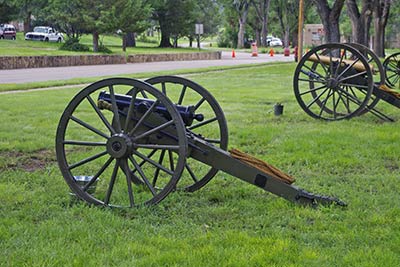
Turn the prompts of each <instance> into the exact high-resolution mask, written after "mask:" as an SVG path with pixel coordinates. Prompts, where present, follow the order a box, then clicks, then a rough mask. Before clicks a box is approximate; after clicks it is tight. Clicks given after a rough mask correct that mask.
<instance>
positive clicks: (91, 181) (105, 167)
mask: <svg viewBox="0 0 400 267" xmlns="http://www.w3.org/2000/svg"><path fill="white" fill-rule="evenodd" d="M113 160H114V158H112V157H109V158H108V160H107V161H106V163H104V165H103V166H101V168H100V170H99V171H98V172H97V173H96V174H95V175H94V176H93V177H92V179H90V181H89V182H88V183H87V184H86V185H85V186H84V187H83V188H82V189H83V191H85V192H86V191H87V190H88V188H89V187H90V186H91V185H92V184H93V183H94V182H95V181H96V180H97V178H99V177H100V175H101V174H102V173H103V172H104V171H105V169H107V168H108V166H109V165H110V164H111V162H112V161H113Z"/></svg>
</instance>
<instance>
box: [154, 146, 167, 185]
mask: <svg viewBox="0 0 400 267" xmlns="http://www.w3.org/2000/svg"><path fill="white" fill-rule="evenodd" d="M164 155H165V150H162V151H161V154H160V157H159V159H158V164H159V165H161V166H162V163H163V161H164ZM159 174H160V168H156V171H155V172H154V177H153V182H152V185H153V186H156V183H157V180H158V175H159Z"/></svg>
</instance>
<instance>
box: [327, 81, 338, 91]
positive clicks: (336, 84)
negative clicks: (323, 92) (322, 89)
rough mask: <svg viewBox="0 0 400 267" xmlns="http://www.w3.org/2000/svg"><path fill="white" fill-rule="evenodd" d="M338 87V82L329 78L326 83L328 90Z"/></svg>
mask: <svg viewBox="0 0 400 267" xmlns="http://www.w3.org/2000/svg"><path fill="white" fill-rule="evenodd" d="M338 85H339V82H338V80H337V79H335V78H329V79H328V82H327V86H328V88H329V89H336V88H337V87H338Z"/></svg>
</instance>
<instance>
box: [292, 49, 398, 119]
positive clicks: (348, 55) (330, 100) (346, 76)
mask: <svg viewBox="0 0 400 267" xmlns="http://www.w3.org/2000/svg"><path fill="white" fill-rule="evenodd" d="M396 58H397V57H394V58H392V59H391V60H389V58H388V61H385V62H386V63H385V62H384V64H382V63H381V61H380V59H379V58H378V57H377V56H376V54H374V53H373V52H372V51H371V50H369V49H368V48H367V47H365V46H362V45H359V44H339V43H331V44H324V45H321V46H317V47H315V48H313V49H311V50H310V51H309V52H308V53H306V54H305V55H304V56H303V57H302V59H301V60H300V62H299V64H298V65H297V67H296V70H295V73H294V77H293V88H294V94H295V96H296V99H297V102H298V103H299V105H300V107H301V108H302V109H303V110H304V111H305V112H306V113H307V114H308V115H310V116H311V117H314V118H317V119H323V120H329V121H336V120H341V119H350V118H353V117H355V116H360V115H362V114H365V113H367V112H370V113H372V114H374V115H375V116H377V117H379V118H380V119H382V120H386V121H393V119H392V118H390V117H389V116H387V115H386V114H384V113H383V112H382V111H380V110H379V109H377V104H378V102H380V101H384V102H387V103H389V104H391V105H393V106H395V107H397V108H400V93H399V92H398V91H396V90H395V89H394V88H391V87H394V85H395V84H396V83H397V82H398V79H399V78H398V77H397V75H398V74H399V73H400V72H399V65H398V63H394V62H395V61H396ZM397 62H398V61H397ZM396 64H397V65H396ZM396 67H397V68H396Z"/></svg>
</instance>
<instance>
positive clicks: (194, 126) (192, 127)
mask: <svg viewBox="0 0 400 267" xmlns="http://www.w3.org/2000/svg"><path fill="white" fill-rule="evenodd" d="M216 120H218V118H217V117H214V118H211V119H208V120H205V121H202V122H199V123H197V124H194V125H192V126H190V127H188V129H189V130H193V129H196V128H199V127H201V126H204V125H207V124H209V123H212V122H214V121H216Z"/></svg>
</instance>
